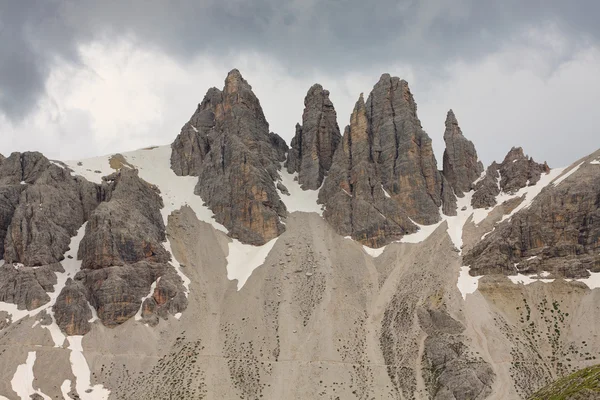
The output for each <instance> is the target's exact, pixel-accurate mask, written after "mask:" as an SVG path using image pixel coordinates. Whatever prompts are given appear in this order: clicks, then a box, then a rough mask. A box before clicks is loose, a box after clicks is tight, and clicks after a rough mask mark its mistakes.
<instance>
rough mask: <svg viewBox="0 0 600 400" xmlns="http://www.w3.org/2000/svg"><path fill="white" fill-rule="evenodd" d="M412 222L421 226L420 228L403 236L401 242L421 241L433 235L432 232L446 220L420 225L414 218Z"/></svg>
mask: <svg viewBox="0 0 600 400" xmlns="http://www.w3.org/2000/svg"><path fill="white" fill-rule="evenodd" d="M411 222H412V223H413V224H415V225H416V226H417V227H418V228H419V230H418V231H416V232H415V233H411V234H409V235H404V236H402V239H400V243H421V242H422V241H424V240H425V239H427V238H428V237H429V236H431V234H432V233H433V232H434V231H435V230H436V229H437V227H438V226H440V224H441V223H442V222H444V221H443V220H442V221H440V222H437V223H435V224H433V225H419V224H417V223H416V222H415V221H413V220H412V219H411Z"/></svg>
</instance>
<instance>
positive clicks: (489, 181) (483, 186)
mask: <svg viewBox="0 0 600 400" xmlns="http://www.w3.org/2000/svg"><path fill="white" fill-rule="evenodd" d="M548 172H550V167H548V164H547V163H545V162H544V163H543V164H539V163H537V162H535V161H534V160H533V158H531V157H527V156H526V155H525V154H524V153H523V149H522V148H521V147H513V148H512V149H511V150H510V151H509V152H508V153H507V154H506V157H504V160H503V161H502V163H500V164H498V163H496V162H493V163H492V164H491V165H490V166H489V167H488V168H487V170H486V172H485V176H484V177H483V178H482V179H481V180H480V181H479V182H477V184H476V185H475V188H474V189H475V193H474V194H473V198H472V200H471V204H472V205H473V207H474V208H487V207H493V206H495V205H496V196H498V195H499V194H500V192H505V193H515V192H517V191H518V190H519V189H521V188H524V187H526V186H533V185H535V184H536V183H537V182H538V181H539V180H540V177H541V176H542V174H543V173H544V174H547V173H548Z"/></svg>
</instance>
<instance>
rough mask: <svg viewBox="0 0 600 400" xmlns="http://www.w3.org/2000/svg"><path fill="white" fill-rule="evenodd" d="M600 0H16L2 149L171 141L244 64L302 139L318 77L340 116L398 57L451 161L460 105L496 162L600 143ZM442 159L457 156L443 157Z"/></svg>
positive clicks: (54, 153)
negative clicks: (306, 106)
mask: <svg viewBox="0 0 600 400" xmlns="http://www.w3.org/2000/svg"><path fill="white" fill-rule="evenodd" d="M598 15H600V2H599V1H597V0H573V1H569V2H567V1H564V0H499V1H495V0H453V1H450V0H397V1H393V0H380V1H376V2H369V1H364V0H252V1H250V0H247V1H243V0H178V1H177V0H176V1H169V2H167V1H162V0H123V1H117V0H114V1H112V0H106V1H91V0H63V1H58V0H39V1H36V0H28V1H15V0H0V153H2V154H5V155H7V154H9V153H11V152H13V151H25V150H39V151H42V152H44V153H45V154H46V155H48V156H49V157H51V158H57V159H75V158H83V157H90V156H94V155H100V154H107V153H113V152H118V151H127V150H133V149H137V148H140V147H146V146H148V145H151V144H166V143H171V142H172V141H173V139H174V138H175V136H176V135H177V134H178V133H179V130H180V128H181V126H182V125H183V124H184V123H185V122H186V121H187V120H188V119H189V117H190V116H191V114H192V113H193V111H194V109H195V108H196V105H197V103H199V102H200V101H201V100H202V97H203V96H204V93H205V92H206V90H207V89H208V88H209V87H212V86H216V87H219V88H221V87H222V86H223V80H224V78H225V76H226V74H227V72H228V71H229V70H231V69H232V68H238V69H239V70H240V71H241V72H242V74H243V75H244V77H245V78H246V79H247V80H248V81H249V82H250V84H251V85H252V86H253V89H254V91H255V93H256V94H257V96H258V98H259V99H260V101H261V104H262V106H263V109H264V111H265V115H266V117H267V119H268V121H269V123H270V125H271V130H273V131H275V132H277V133H279V134H280V135H281V136H283V137H284V138H285V139H286V140H287V141H288V142H289V140H290V139H291V137H292V135H293V133H294V125H295V123H296V122H297V121H299V120H300V118H301V115H302V108H303V99H304V95H305V94H306V91H307V89H308V88H309V87H310V86H311V85H312V84H313V83H315V82H319V83H321V84H322V85H323V86H324V87H325V88H327V89H328V90H330V92H331V99H332V101H333V103H334V105H335V107H336V109H337V112H338V121H339V124H340V126H342V127H343V126H345V125H346V124H347V123H348V121H349V117H350V112H351V109H352V106H353V105H354V103H355V101H356V100H357V98H358V95H359V94H360V93H361V92H365V95H366V94H368V93H369V92H370V90H371V88H372V87H373V85H374V84H375V82H377V80H378V79H379V76H380V75H381V74H382V73H384V72H388V73H390V74H392V75H395V76H399V77H401V78H404V79H406V80H407V81H408V82H409V84H410V86H411V89H412V92H413V94H414V95H415V98H416V100H417V103H418V112H419V117H420V119H421V121H422V123H423V126H424V128H425V130H426V131H427V132H428V133H429V135H430V136H431V137H432V138H433V140H434V148H435V151H436V154H437V157H438V162H439V163H440V164H441V153H442V152H443V147H444V145H443V140H442V134H443V131H444V120H445V116H446V112H447V110H448V109H449V108H452V109H453V110H454V112H455V113H456V115H457V117H458V120H459V123H460V125H461V127H462V129H463V132H464V133H465V135H466V136H467V137H469V138H470V139H471V140H473V142H475V145H476V147H477V149H478V151H479V154H480V158H482V159H483V161H484V163H485V164H488V163H489V162H491V161H492V160H494V159H496V160H501V159H502V158H503V156H504V154H505V153H506V152H507V151H508V149H509V148H510V147H511V146H513V145H515V146H523V147H524V149H525V151H526V153H528V154H529V155H531V156H533V157H534V158H535V159H536V160H540V161H543V160H547V161H548V162H549V164H550V165H551V166H564V165H567V164H569V163H571V162H573V161H574V160H575V159H577V158H579V157H581V156H584V155H586V154H588V153H590V152H592V151H593V150H595V149H597V148H598V147H600V140H599V138H600V133H599V132H598V126H597V125H598V122H597V118H596V115H597V114H598V111H599V108H600V24H598V21H597V17H598ZM440 166H441V165H440Z"/></svg>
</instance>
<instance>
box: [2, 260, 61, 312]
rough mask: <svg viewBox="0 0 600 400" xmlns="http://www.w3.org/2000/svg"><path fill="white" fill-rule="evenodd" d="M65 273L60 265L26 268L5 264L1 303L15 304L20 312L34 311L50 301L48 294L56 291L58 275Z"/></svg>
mask: <svg viewBox="0 0 600 400" xmlns="http://www.w3.org/2000/svg"><path fill="white" fill-rule="evenodd" d="M59 271H64V270H63V269H62V266H61V265H60V264H59V263H56V264H52V265H45V266H43V267H37V268H32V267H25V266H23V265H21V264H14V265H13V264H8V263H7V264H4V265H3V266H2V267H0V276H2V280H0V301H3V302H6V303H13V304H16V305H17V308H18V309H20V310H24V309H27V310H33V309H35V308H38V307H40V306H42V305H44V304H46V303H47V302H48V301H50V297H49V296H48V294H47V292H53V291H54V285H55V284H56V282H57V280H56V275H55V274H54V272H59Z"/></svg>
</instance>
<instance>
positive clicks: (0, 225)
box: [0, 184, 25, 256]
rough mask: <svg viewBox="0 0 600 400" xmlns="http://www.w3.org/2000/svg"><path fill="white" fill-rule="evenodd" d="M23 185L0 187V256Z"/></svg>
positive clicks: (2, 253) (2, 252)
mask: <svg viewBox="0 0 600 400" xmlns="http://www.w3.org/2000/svg"><path fill="white" fill-rule="evenodd" d="M24 189H25V185H20V184H19V185H4V186H0V255H2V256H3V255H4V239H5V238H6V232H7V231H8V227H9V226H10V222H11V221H12V217H13V215H14V213H15V208H17V205H18V204H19V199H20V198H21V191H23V190H24Z"/></svg>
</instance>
